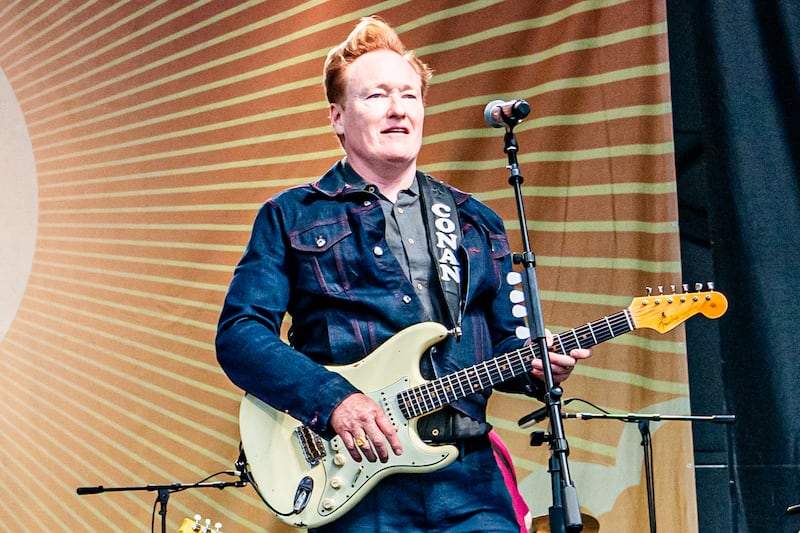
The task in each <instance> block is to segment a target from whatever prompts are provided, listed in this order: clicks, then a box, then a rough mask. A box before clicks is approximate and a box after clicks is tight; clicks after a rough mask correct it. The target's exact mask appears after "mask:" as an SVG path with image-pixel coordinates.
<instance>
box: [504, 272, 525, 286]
mask: <svg viewBox="0 0 800 533" xmlns="http://www.w3.org/2000/svg"><path fill="white" fill-rule="evenodd" d="M506 283H508V284H509V285H519V284H520V283H522V274H520V273H519V272H517V271H515V270H512V271H511V272H509V273H508V274H506Z"/></svg>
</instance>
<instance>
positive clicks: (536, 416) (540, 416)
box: [517, 398, 573, 428]
mask: <svg viewBox="0 0 800 533" xmlns="http://www.w3.org/2000/svg"><path fill="white" fill-rule="evenodd" d="M572 400H573V398H567V399H566V400H564V401H563V402H562V403H563V405H567V404H568V403H569V402H571V401H572ZM549 411H550V406H549V405H545V406H544V407H540V408H539V409H537V410H535V411H532V412H531V413H529V414H527V415H525V416H523V417H522V418H520V419H519V421H518V422H517V424H518V425H519V427H521V428H527V427H530V426H532V425H534V424H538V423H539V422H541V421H542V420H544V419H545V418H547V417H548V416H549V415H550V413H549ZM561 418H567V417H566V416H565V415H563V414H562V417H561Z"/></svg>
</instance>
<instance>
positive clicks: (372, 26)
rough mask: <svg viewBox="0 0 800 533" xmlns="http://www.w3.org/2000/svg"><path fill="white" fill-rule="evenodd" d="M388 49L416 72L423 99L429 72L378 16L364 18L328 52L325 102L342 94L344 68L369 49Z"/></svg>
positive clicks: (342, 97)
mask: <svg viewBox="0 0 800 533" xmlns="http://www.w3.org/2000/svg"><path fill="white" fill-rule="evenodd" d="M376 50H391V51H393V52H397V53H398V54H400V55H401V56H403V58H404V59H405V60H406V61H408V63H409V64H410V65H411V67H412V68H413V69H414V71H415V72H416V73H417V74H419V79H420V87H421V91H422V98H423V101H424V99H425V93H426V92H427V89H428V81H429V80H430V79H431V75H432V71H431V69H430V68H429V67H428V65H426V64H425V63H424V62H423V61H422V60H421V59H419V58H418V57H417V56H416V55H415V54H414V52H413V51H412V50H408V49H406V47H405V45H404V44H403V42H402V41H401V40H400V37H398V36H397V33H396V32H395V31H394V29H392V27H391V26H389V25H388V24H387V23H386V22H384V21H383V19H381V18H380V17H376V16H372V17H364V18H362V19H361V20H360V21H359V22H358V24H357V25H356V27H355V28H354V29H353V31H352V32H350V35H348V36H347V39H345V40H344V42H342V43H341V44H339V45H338V46H336V47H335V48H333V49H332V50H331V51H330V52H328V57H327V59H326V60H325V67H324V68H323V85H324V87H325V96H326V97H327V99H328V102H329V103H331V104H333V103H341V102H342V100H343V99H344V97H345V94H344V91H345V82H344V74H345V71H346V70H347V67H348V66H349V65H350V63H352V62H353V61H355V60H356V59H358V58H359V57H361V56H362V55H364V54H367V53H369V52H374V51H376Z"/></svg>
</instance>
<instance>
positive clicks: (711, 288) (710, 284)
mask: <svg viewBox="0 0 800 533" xmlns="http://www.w3.org/2000/svg"><path fill="white" fill-rule="evenodd" d="M706 286H707V287H708V290H710V291H713V290H714V282H713V281H709V282H708V283H706Z"/></svg>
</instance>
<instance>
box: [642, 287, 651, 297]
mask: <svg viewBox="0 0 800 533" xmlns="http://www.w3.org/2000/svg"><path fill="white" fill-rule="evenodd" d="M644 292H646V293H647V295H648V296H652V295H653V287H645V288H644Z"/></svg>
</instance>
